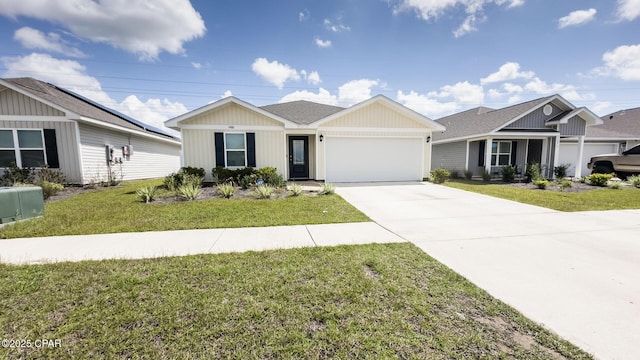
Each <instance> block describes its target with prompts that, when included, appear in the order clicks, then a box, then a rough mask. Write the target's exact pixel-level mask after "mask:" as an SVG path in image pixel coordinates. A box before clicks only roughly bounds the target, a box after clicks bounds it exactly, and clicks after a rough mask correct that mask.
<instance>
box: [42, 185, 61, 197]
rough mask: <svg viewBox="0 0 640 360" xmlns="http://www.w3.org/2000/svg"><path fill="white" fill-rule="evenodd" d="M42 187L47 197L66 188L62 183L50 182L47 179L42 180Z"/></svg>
mask: <svg viewBox="0 0 640 360" xmlns="http://www.w3.org/2000/svg"><path fill="white" fill-rule="evenodd" d="M40 187H41V188H42V194H43V195H44V198H45V199H48V198H49V197H51V196H53V195H55V194H57V193H58V192H59V191H60V190H62V189H64V186H63V185H62V184H58V183H54V182H50V181H47V180H43V181H41V182H40Z"/></svg>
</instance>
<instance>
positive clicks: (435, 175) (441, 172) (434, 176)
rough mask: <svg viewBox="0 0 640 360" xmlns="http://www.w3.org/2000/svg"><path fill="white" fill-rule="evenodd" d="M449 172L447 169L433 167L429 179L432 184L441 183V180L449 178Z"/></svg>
mask: <svg viewBox="0 0 640 360" xmlns="http://www.w3.org/2000/svg"><path fill="white" fill-rule="evenodd" d="M450 177H451V174H450V173H449V170H447V169H433V170H431V181H432V182H433V183H434V184H442V183H443V182H445V181H447V180H449V178H450Z"/></svg>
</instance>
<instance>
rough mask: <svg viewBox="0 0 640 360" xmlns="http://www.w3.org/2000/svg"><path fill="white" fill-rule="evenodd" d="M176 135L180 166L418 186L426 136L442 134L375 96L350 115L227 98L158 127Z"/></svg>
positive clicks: (427, 155) (426, 160) (308, 105)
mask: <svg viewBox="0 0 640 360" xmlns="http://www.w3.org/2000/svg"><path fill="white" fill-rule="evenodd" d="M165 125H166V126H167V127H169V128H172V129H176V130H179V131H180V133H181V137H182V140H183V145H182V146H183V148H182V153H183V159H182V165H183V166H195V167H202V168H204V169H205V170H206V171H207V177H208V180H211V178H210V176H211V170H212V169H213V168H215V167H218V166H220V167H226V168H231V169H233V168H243V167H256V168H261V167H266V166H271V167H275V168H276V169H278V172H279V173H280V174H281V175H283V177H284V178H286V179H293V180H304V179H315V180H324V181H328V182H358V181H419V180H422V179H423V178H425V177H428V175H429V172H430V170H431V142H430V140H431V136H432V133H433V132H434V131H443V130H444V127H443V126H442V125H440V124H438V123H436V122H435V121H433V120H431V119H429V118H427V117H425V116H423V115H420V114H418V113H416V112H414V111H412V110H410V109H408V108H407V107H404V106H402V105H401V104H398V103H397V102H395V101H393V100H390V99H388V98H386V97H384V96H382V95H378V96H375V97H373V98H371V99H368V100H366V101H363V102H361V103H358V104H356V105H353V106H351V107H349V108H342V107H338V106H330V105H324V104H318V103H313V102H309V101H294V102H289V103H282V104H274V105H267V106H261V107H257V106H254V105H252V104H249V103H247V102H245V101H242V100H240V99H238V98H235V97H227V98H224V99H222V100H219V101H217V102H214V103H211V104H209V105H206V106H203V107H201V108H199V109H196V110H193V111H191V112H189V113H186V114H183V115H181V116H178V117H176V118H173V119H170V120H168V121H166V122H165Z"/></svg>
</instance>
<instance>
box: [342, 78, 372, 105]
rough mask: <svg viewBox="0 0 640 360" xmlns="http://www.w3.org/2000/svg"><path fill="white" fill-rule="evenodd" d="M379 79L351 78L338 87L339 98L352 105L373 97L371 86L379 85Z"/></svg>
mask: <svg viewBox="0 0 640 360" xmlns="http://www.w3.org/2000/svg"><path fill="white" fill-rule="evenodd" d="M378 84H379V81H378V80H370V79H359V80H351V81H349V82H347V83H345V84H343V85H342V86H340V87H339V88H338V99H339V100H340V103H341V104H343V105H344V106H351V105H353V104H357V103H359V102H361V101H364V100H367V99H368V98H370V97H371V88H372V87H374V86H376V85H378Z"/></svg>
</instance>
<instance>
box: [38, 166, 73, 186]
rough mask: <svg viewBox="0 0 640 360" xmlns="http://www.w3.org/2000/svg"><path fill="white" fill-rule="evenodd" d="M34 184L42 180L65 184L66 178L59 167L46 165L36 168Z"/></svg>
mask: <svg viewBox="0 0 640 360" xmlns="http://www.w3.org/2000/svg"><path fill="white" fill-rule="evenodd" d="M35 177H36V184H41V183H42V182H44V181H48V182H51V183H57V184H66V182H67V178H66V177H65V176H64V174H63V173H62V171H60V170H59V169H51V168H50V167H48V166H45V167H43V168H42V169H40V170H38V171H37V173H36V175H35Z"/></svg>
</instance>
